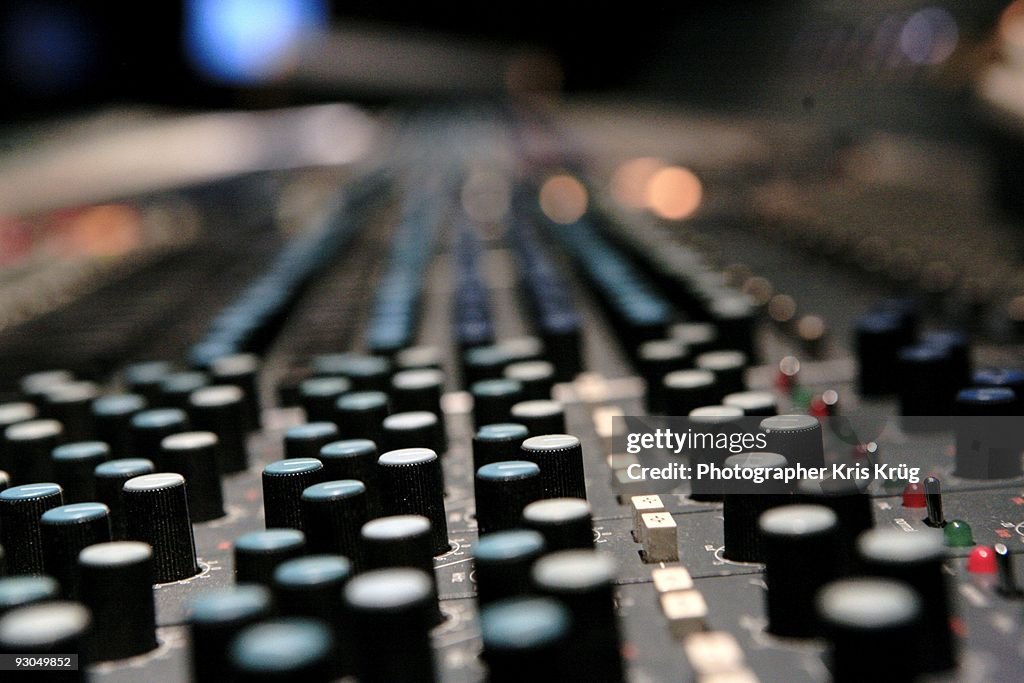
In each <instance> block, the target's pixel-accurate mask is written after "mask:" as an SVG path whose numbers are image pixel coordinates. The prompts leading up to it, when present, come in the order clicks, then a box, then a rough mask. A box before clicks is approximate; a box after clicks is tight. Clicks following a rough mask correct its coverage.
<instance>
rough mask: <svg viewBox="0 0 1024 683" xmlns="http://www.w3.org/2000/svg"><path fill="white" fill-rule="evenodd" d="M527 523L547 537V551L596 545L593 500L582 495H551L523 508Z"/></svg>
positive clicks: (528, 526)
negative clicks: (590, 501)
mask: <svg viewBox="0 0 1024 683" xmlns="http://www.w3.org/2000/svg"><path fill="white" fill-rule="evenodd" d="M523 525H524V526H526V527H527V528H529V529H533V530H534V531H537V532H539V533H540V535H541V536H543V537H544V547H545V549H546V551H547V552H556V551H559V550H571V549H574V548H578V549H589V548H593V547H594V522H593V521H592V519H591V513H590V504H589V503H588V502H587V501H585V500H583V499H582V498H549V499H546V500H538V501H535V502H533V503H530V504H529V505H527V506H526V507H525V508H523Z"/></svg>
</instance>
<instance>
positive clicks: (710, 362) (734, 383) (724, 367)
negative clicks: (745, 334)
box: [693, 350, 748, 396]
mask: <svg viewBox="0 0 1024 683" xmlns="http://www.w3.org/2000/svg"><path fill="white" fill-rule="evenodd" d="M693 363H694V367H696V368H697V369H698V370H707V371H708V372H711V373H713V374H714V375H715V383H716V385H717V386H718V390H719V391H721V392H722V395H723V396H724V395H725V394H733V393H737V392H740V391H745V390H746V388H747V383H746V380H745V379H744V374H745V373H746V369H747V363H748V359H747V354H745V353H743V352H742V351H735V350H726V351H707V352H705V353H702V354H700V355H699V356H697V357H696V358H695V359H694V362H693Z"/></svg>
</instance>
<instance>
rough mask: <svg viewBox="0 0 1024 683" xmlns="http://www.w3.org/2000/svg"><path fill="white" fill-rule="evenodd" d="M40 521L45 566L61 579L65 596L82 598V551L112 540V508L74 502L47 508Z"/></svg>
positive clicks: (58, 579) (46, 569)
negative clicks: (79, 554)
mask: <svg viewBox="0 0 1024 683" xmlns="http://www.w3.org/2000/svg"><path fill="white" fill-rule="evenodd" d="M39 522H40V536H41V538H42V541H43V570H44V571H45V572H46V573H47V574H49V575H50V576H52V577H53V578H55V579H57V581H58V582H59V583H60V587H61V594H62V595H63V596H64V597H66V598H68V599H70V600H79V599H80V598H81V592H80V590H79V578H80V577H79V571H78V553H80V552H81V551H82V550H83V549H84V548H86V547H88V546H90V545H94V544H96V543H105V542H108V541H110V510H109V509H108V508H107V506H106V505H104V504H103V503H71V504H70V505H61V506H59V507H55V508H51V509H49V510H47V511H46V512H44V513H43V516H42V517H41V518H40V520H39Z"/></svg>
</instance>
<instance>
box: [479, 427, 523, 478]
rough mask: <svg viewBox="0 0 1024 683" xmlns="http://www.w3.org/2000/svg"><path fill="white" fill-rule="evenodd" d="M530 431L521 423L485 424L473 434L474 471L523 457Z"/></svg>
mask: <svg viewBox="0 0 1024 683" xmlns="http://www.w3.org/2000/svg"><path fill="white" fill-rule="evenodd" d="M529 435H530V433H529V432H528V431H527V429H526V427H524V426H523V425H520V424H512V423H509V422H500V423H496V424H489V425H484V426H483V427H481V428H480V429H478V430H477V432H476V434H475V435H474V436H473V471H474V472H475V471H476V470H478V469H480V468H481V467H483V466H484V465H489V464H491V463H492V462H501V461H503V460H517V459H518V458H519V457H521V455H520V454H521V453H522V445H523V441H525V440H526V437H528V436H529Z"/></svg>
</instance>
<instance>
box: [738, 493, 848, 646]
mask: <svg viewBox="0 0 1024 683" xmlns="http://www.w3.org/2000/svg"><path fill="white" fill-rule="evenodd" d="M758 524H759V525H760V532H761V537H762V538H763V540H764V561H765V583H766V584H768V592H767V593H766V597H767V603H768V604H767V613H768V631H769V632H771V633H774V634H776V635H780V636H792V637H796V638H810V637H813V636H815V635H816V634H817V624H815V623H814V621H813V620H810V619H808V618H807V615H808V614H810V613H811V612H813V610H814V597H815V594H816V593H817V591H818V589H819V588H821V587H822V586H823V585H825V583H827V582H828V581H830V580H831V579H832V578H834V577H835V567H834V561H835V552H836V549H837V548H838V545H839V533H840V529H839V522H838V518H837V517H836V514H835V513H834V512H832V511H831V510H829V509H828V508H826V507H822V506H820V505H784V506H782V507H777V508H773V509H771V510H768V511H767V512H765V513H764V514H763V515H761V518H760V520H759V521H758Z"/></svg>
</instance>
